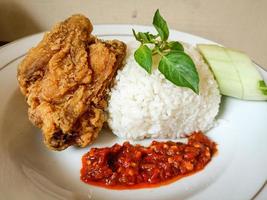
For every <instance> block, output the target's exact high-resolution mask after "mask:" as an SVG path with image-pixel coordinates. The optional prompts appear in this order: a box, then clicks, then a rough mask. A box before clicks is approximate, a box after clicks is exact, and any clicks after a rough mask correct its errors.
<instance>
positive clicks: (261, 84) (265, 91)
mask: <svg viewBox="0 0 267 200" xmlns="http://www.w3.org/2000/svg"><path fill="white" fill-rule="evenodd" d="M258 86H259V89H260V91H261V92H262V93H263V94H264V95H267V85H266V84H265V82H264V80H261V81H259V82H258Z"/></svg>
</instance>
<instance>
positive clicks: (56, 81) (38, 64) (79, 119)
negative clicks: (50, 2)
mask: <svg viewBox="0 0 267 200" xmlns="http://www.w3.org/2000/svg"><path fill="white" fill-rule="evenodd" d="M92 30H93V27H92V24H91V22H90V21H89V19H87V18H86V17H84V16H82V15H73V16H71V17H70V18H68V19H67V20H65V21H64V22H61V23H59V24H57V25H56V26H55V27H54V28H53V29H52V30H51V31H50V32H48V33H46V34H45V36H44V38H43V39H42V41H41V42H40V43H39V44H38V45H37V46H36V47H34V48H32V49H31V50H30V51H29V52H28V54H27V56H26V57H25V59H24V60H23V61H22V62H21V64H20V65H19V68H18V74H17V78H18V82H19V86H20V89H21V92H22V93H23V94H24V95H25V96H26V100H27V103H28V105H29V109H28V115H29V119H30V120H31V122H32V123H33V124H35V125H36V126H37V127H39V128H41V129H42V132H43V136H44V142H45V144H46V145H47V146H48V147H49V148H51V149H54V150H63V149H65V148H67V147H68V146H70V145H77V146H80V147H84V146H86V145H88V144H89V143H91V142H92V141H93V140H94V139H95V138H96V137H97V136H98V133H99V132H100V130H101V128H102V126H103V123H104V121H105V113H104V110H105V108H106V106H107V93H108V91H109V89H110V87H111V86H112V83H113V80H114V78H115V76H116V73H117V70H118V69H119V68H120V67H121V66H122V64H123V60H124V58H125V54H126V45H125V44H124V43H123V42H121V41H118V40H112V41H102V40H99V39H97V38H96V37H95V36H93V35H91V32H92Z"/></svg>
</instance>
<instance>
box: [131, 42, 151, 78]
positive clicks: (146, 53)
mask: <svg viewBox="0 0 267 200" xmlns="http://www.w3.org/2000/svg"><path fill="white" fill-rule="evenodd" d="M134 58H135V60H136V62H137V63H138V64H139V65H140V66H141V67H143V68H144V69H145V70H146V71H147V72H148V73H149V74H151V71H152V51H151V49H150V48H148V47H147V46H146V45H141V46H140V47H139V48H138V49H137V50H136V51H135V52H134Z"/></svg>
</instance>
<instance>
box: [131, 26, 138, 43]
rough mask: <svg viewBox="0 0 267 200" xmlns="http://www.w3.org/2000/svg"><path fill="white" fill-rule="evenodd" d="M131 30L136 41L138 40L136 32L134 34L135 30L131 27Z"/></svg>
mask: <svg viewBox="0 0 267 200" xmlns="http://www.w3.org/2000/svg"><path fill="white" fill-rule="evenodd" d="M132 31H133V35H134V37H135V39H136V40H137V41H140V40H139V37H138V36H137V34H136V32H135V30H134V29H132Z"/></svg>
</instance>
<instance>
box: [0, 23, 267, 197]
mask: <svg viewBox="0 0 267 200" xmlns="http://www.w3.org/2000/svg"><path fill="white" fill-rule="evenodd" d="M94 27H95V29H96V30H95V31H96V32H98V31H101V30H102V29H103V28H104V29H107V27H118V28H127V29H128V30H129V27H132V28H138V29H152V28H153V27H152V26H147V25H137V24H95V25H94ZM116 31H118V30H116ZM170 32H176V33H180V34H182V35H186V36H189V37H193V38H195V39H197V40H202V41H206V42H207V43H214V44H218V43H216V42H214V41H212V40H209V39H206V38H204V37H201V36H198V35H194V34H190V33H187V32H183V31H178V30H175V29H170ZM45 33H46V31H45V32H38V33H34V34H31V35H27V36H24V37H22V38H19V39H16V40H14V41H12V42H10V43H7V44H5V45H3V46H1V47H0V56H1V54H2V53H3V52H4V51H5V50H7V49H9V48H14V47H15V46H17V45H19V44H20V42H25V41H27V40H29V39H31V38H35V37H37V36H42V35H44V34H45ZM93 34H95V33H94V32H93ZM95 35H97V36H100V37H102V36H113V35H114V36H118V35H120V34H97V33H96V34H95ZM121 36H126V37H132V34H123V35H121ZM219 45H220V44H219ZM25 54H26V53H24V54H22V55H20V56H17V57H16V58H14V59H12V60H10V61H9V62H8V63H5V64H3V66H2V63H0V73H1V71H3V69H5V68H6V67H8V65H10V64H11V63H12V62H14V61H16V60H17V59H19V58H21V57H23V56H25ZM252 61H253V63H255V64H256V65H257V66H258V67H260V68H261V69H262V70H263V71H265V72H267V69H266V68H264V67H262V66H261V65H259V64H257V63H256V62H255V61H254V60H252ZM266 185H267V181H265V182H264V183H263V185H262V186H261V187H260V188H259V189H258V190H257V191H256V192H255V194H254V195H253V196H252V198H251V199H256V197H257V196H258V195H259V194H260V193H261V192H262V191H263V190H264V189H265V186H266Z"/></svg>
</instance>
